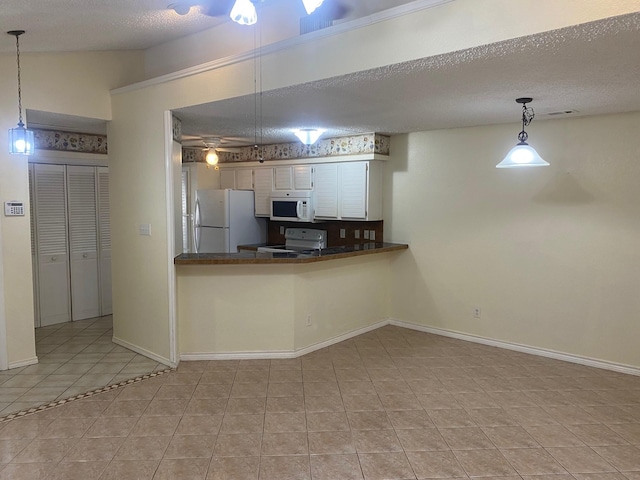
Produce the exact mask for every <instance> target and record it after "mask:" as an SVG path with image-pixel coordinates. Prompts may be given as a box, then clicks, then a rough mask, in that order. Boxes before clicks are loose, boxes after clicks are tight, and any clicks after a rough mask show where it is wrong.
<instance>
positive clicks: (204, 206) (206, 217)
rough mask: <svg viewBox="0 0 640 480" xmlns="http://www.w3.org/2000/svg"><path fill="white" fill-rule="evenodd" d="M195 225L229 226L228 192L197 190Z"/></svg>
mask: <svg viewBox="0 0 640 480" xmlns="http://www.w3.org/2000/svg"><path fill="white" fill-rule="evenodd" d="M196 217H197V218H196V225H201V226H204V227H221V228H225V227H228V226H229V190H198V191H197V192H196Z"/></svg>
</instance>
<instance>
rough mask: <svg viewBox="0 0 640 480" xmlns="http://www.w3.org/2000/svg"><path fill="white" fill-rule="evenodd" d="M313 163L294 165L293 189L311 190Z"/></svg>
mask: <svg viewBox="0 0 640 480" xmlns="http://www.w3.org/2000/svg"><path fill="white" fill-rule="evenodd" d="M312 188H313V184H312V183H311V165H297V166H295V167H293V189H294V190H311V189H312Z"/></svg>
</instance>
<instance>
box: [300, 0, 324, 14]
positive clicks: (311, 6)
mask: <svg viewBox="0 0 640 480" xmlns="http://www.w3.org/2000/svg"><path fill="white" fill-rule="evenodd" d="M323 1H324V0H302V3H303V4H304V9H305V10H306V11H307V15H311V14H312V13H313V12H315V10H316V8H318V7H319V6H320V5H322V2H323Z"/></svg>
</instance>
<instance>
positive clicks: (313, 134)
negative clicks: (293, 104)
mask: <svg viewBox="0 0 640 480" xmlns="http://www.w3.org/2000/svg"><path fill="white" fill-rule="evenodd" d="M325 131H326V130H323V129H321V128H299V129H297V130H294V131H293V134H294V135H295V136H296V137H298V138H299V139H300V141H301V142H302V143H304V144H305V145H313V144H314V143H316V142H317V141H318V139H319V138H320V135H322V134H323V133H324V132H325Z"/></svg>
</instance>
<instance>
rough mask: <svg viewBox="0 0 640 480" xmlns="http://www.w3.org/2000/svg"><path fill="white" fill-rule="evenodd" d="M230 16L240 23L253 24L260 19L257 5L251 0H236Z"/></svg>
mask: <svg viewBox="0 0 640 480" xmlns="http://www.w3.org/2000/svg"><path fill="white" fill-rule="evenodd" d="M229 18H231V20H233V21H234V22H236V23H239V24H240V25H253V24H255V23H256V22H257V21H258V13H257V12H256V6H255V5H254V4H253V2H252V1H251V0H236V2H235V3H234V4H233V8H232V9H231V13H230V14H229Z"/></svg>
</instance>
